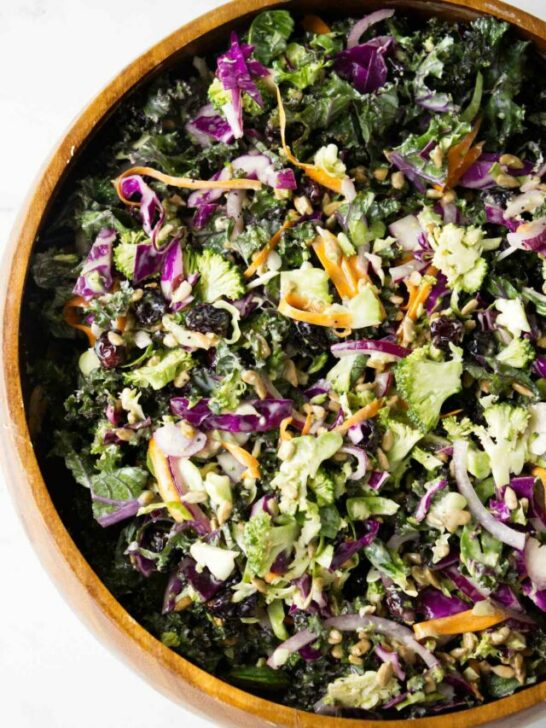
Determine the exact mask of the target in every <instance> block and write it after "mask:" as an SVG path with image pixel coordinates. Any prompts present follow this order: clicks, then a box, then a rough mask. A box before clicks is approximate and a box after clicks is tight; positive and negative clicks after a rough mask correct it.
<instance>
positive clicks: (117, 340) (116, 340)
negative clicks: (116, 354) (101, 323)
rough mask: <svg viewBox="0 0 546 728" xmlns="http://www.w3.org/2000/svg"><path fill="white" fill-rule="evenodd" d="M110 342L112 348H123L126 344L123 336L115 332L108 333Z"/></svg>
mask: <svg viewBox="0 0 546 728" xmlns="http://www.w3.org/2000/svg"><path fill="white" fill-rule="evenodd" d="M108 341H109V342H110V343H111V344H112V346H123V345H124V343H125V342H124V341H123V339H122V338H121V336H120V335H119V334H116V332H115V331H109V332H108Z"/></svg>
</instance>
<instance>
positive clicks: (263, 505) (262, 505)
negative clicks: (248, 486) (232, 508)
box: [250, 495, 278, 516]
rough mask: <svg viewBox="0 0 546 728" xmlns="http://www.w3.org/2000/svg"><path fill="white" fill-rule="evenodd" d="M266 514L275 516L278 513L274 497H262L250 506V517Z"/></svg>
mask: <svg viewBox="0 0 546 728" xmlns="http://www.w3.org/2000/svg"><path fill="white" fill-rule="evenodd" d="M262 511H263V512H264V513H268V514H269V515H270V516H275V515H276V514H277V513H278V507H277V499H276V498H275V496H274V495H264V496H262V497H261V498H259V499H258V500H257V501H256V502H255V503H253V504H252V507H251V509H250V515H251V516H255V515H257V514H258V513H262Z"/></svg>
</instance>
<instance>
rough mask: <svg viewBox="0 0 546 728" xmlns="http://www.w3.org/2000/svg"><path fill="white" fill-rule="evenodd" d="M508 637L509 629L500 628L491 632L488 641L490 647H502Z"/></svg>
mask: <svg viewBox="0 0 546 728" xmlns="http://www.w3.org/2000/svg"><path fill="white" fill-rule="evenodd" d="M509 635H510V627H506V625H505V626H504V627H501V628H500V629H497V630H495V632H492V634H491V637H490V640H491V644H492V645H502V644H503V643H504V642H506V640H507V639H508V637H509Z"/></svg>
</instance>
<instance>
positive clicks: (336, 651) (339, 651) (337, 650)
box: [330, 645, 343, 660]
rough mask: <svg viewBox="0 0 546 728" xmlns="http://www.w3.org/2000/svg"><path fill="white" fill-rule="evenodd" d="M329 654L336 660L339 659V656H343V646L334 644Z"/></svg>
mask: <svg viewBox="0 0 546 728" xmlns="http://www.w3.org/2000/svg"><path fill="white" fill-rule="evenodd" d="M330 654H331V655H332V657H334V658H335V659H336V660H341V658H342V657H343V647H342V646H341V645H335V646H334V647H332V650H331V652H330Z"/></svg>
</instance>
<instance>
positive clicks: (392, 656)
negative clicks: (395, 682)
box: [375, 645, 406, 680]
mask: <svg viewBox="0 0 546 728" xmlns="http://www.w3.org/2000/svg"><path fill="white" fill-rule="evenodd" d="M375 654H376V655H377V656H378V657H379V659H380V660H381V661H382V662H390V664H391V665H392V669H393V671H394V674H395V675H396V677H397V678H398V679H399V680H405V679H406V673H405V672H404V670H403V669H402V665H401V664H400V659H399V657H398V653H397V652H389V650H386V649H385V648H384V647H382V646H381V645H376V646H375Z"/></svg>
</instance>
